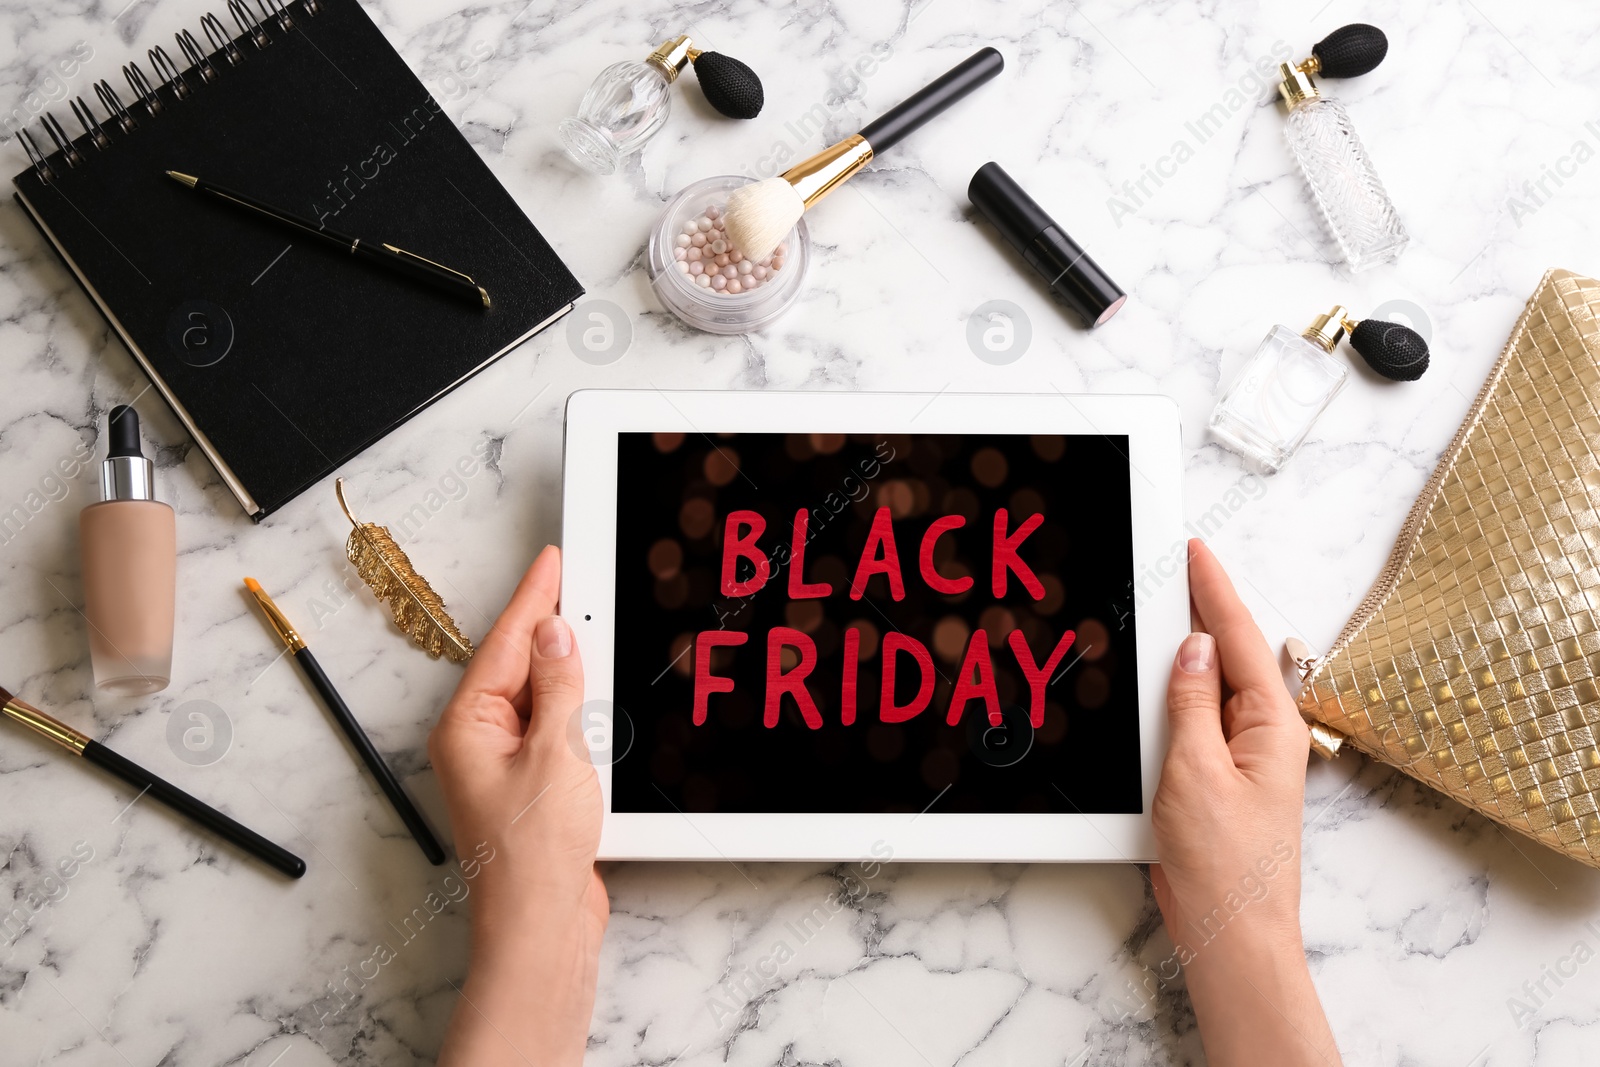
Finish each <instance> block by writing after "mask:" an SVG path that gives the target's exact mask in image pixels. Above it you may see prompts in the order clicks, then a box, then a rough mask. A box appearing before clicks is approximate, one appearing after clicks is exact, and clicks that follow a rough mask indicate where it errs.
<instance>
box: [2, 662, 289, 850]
mask: <svg viewBox="0 0 1600 1067" xmlns="http://www.w3.org/2000/svg"><path fill="white" fill-rule="evenodd" d="M0 703H3V707H0V713H3V714H4V716H5V717H6V718H8V719H10V720H11V721H12V722H15V723H18V724H20V725H22V726H26V727H27V728H28V729H30V730H32V731H33V732H34V733H36V734H40V735H42V736H44V737H48V738H49V739H50V740H52V741H54V742H55V743H56V744H58V745H60V746H61V747H62V748H64V749H66V750H67V751H68V752H71V753H72V754H73V755H74V756H81V757H82V758H84V759H86V760H88V761H89V762H90V763H93V764H96V765H98V766H100V767H102V768H104V769H105V770H107V771H110V772H111V773H112V774H114V775H116V776H117V777H118V778H121V779H122V780H123V781H124V782H127V783H128V784H129V785H131V786H133V787H134V788H136V789H138V790H139V793H140V796H143V795H144V794H145V793H149V794H150V795H151V796H152V797H154V798H155V799H157V800H159V801H160V802H161V803H163V804H165V805H166V806H167V807H169V808H171V809H172V810H173V811H175V812H177V813H178V814H180V815H185V816H187V817H189V818H190V819H193V820H194V821H195V822H197V823H199V824H200V825H201V826H204V827H205V828H206V829H208V830H210V831H212V832H213V833H215V834H217V835H218V836H219V837H222V838H225V839H226V840H228V841H232V842H233V843H234V844H235V845H238V846H239V847H240V848H242V849H244V850H245V851H246V852H248V853H250V854H251V855H252V856H255V857H256V858H257V859H260V860H264V861H265V862H267V863H269V864H271V865H272V866H273V867H275V868H277V869H278V870H280V871H282V872H283V873H284V874H287V875H288V876H289V877H290V878H299V877H300V876H301V875H302V874H305V873H306V861H305V860H303V859H301V858H300V857H299V856H296V855H295V854H294V853H292V852H290V851H289V850H287V849H285V848H283V847H282V846H281V845H275V844H273V843H272V842H271V841H268V840H267V839H266V838H264V837H262V836H261V835H260V834H258V833H256V832H255V831H254V830H252V829H250V828H249V827H248V826H245V825H243V824H242V823H237V822H235V821H233V820H232V819H230V818H228V817H227V816H226V815H224V814H222V812H220V811H218V810H217V809H216V808H213V807H212V806H211V805H209V804H206V803H204V802H203V801H200V800H196V799H195V798H194V797H192V796H190V795H189V794H188V793H185V792H184V791H183V790H181V789H179V788H178V787H177V786H175V785H173V784H172V783H171V782H169V781H167V780H166V779H164V778H158V777H156V776H155V775H153V774H151V773H150V772H149V771H147V770H145V769H144V768H143V767H141V766H139V765H138V764H137V763H135V762H133V761H132V760H130V759H128V758H127V757H125V756H119V755H118V754H117V753H115V752H113V751H111V750H110V749H109V748H107V747H106V746H104V745H102V744H101V743H100V742H98V741H96V740H94V739H93V738H92V737H90V736H89V735H88V734H85V733H81V732H79V731H77V730H74V729H73V728H72V727H70V726H68V725H67V724H66V723H64V722H62V721H61V720H60V719H57V718H54V717H53V716H50V715H46V714H45V713H44V712H42V711H40V710H39V709H38V708H36V707H34V706H33V705H32V704H29V703H27V702H26V701H23V700H19V699H17V698H16V697H14V696H12V695H11V694H10V693H8V692H7V691H6V690H4V689H0ZM135 799H138V798H137V797H136V798H135Z"/></svg>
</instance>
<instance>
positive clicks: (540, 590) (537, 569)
mask: <svg viewBox="0 0 1600 1067" xmlns="http://www.w3.org/2000/svg"><path fill="white" fill-rule="evenodd" d="M560 595H561V550H560V549H559V548H556V547H555V546H554V545H548V546H546V547H545V550H544V551H543V552H540V553H539V556H538V558H537V559H535V560H534V561H533V565H532V566H530V567H529V568H528V571H527V573H526V574H524V575H523V576H522V581H520V582H518V583H517V588H516V591H515V592H514V593H512V594H511V602H510V603H509V604H507V605H506V607H505V610H504V611H502V612H501V613H500V617H499V618H498V619H496V620H495V621H494V625H493V626H491V627H490V628H489V635H488V636H487V637H485V638H484V639H483V643H482V644H480V645H479V646H478V651H477V652H476V653H475V654H474V655H473V657H472V659H471V660H470V661H469V662H468V663H467V670H466V673H465V674H464V675H463V676H462V678H461V689H462V690H463V691H471V692H478V693H488V694H492V695H494V696H498V697H502V698H504V699H506V700H513V701H514V700H515V698H516V697H517V695H518V694H519V693H520V692H521V691H522V689H523V688H524V687H525V686H526V685H527V684H528V649H529V648H530V647H531V645H532V644H533V628H534V626H535V625H537V623H538V622H539V620H540V619H542V618H544V617H545V616H546V615H549V614H550V613H551V612H552V611H554V610H555V608H556V600H557V598H558V597H559V596H560Z"/></svg>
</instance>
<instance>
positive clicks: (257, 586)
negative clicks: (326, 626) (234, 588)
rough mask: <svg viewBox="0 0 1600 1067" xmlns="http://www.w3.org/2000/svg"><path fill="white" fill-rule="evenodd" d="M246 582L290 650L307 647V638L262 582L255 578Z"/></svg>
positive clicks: (246, 585)
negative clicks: (302, 635) (280, 608)
mask: <svg viewBox="0 0 1600 1067" xmlns="http://www.w3.org/2000/svg"><path fill="white" fill-rule="evenodd" d="M244 584H245V588H246V589H248V590H250V594H251V595H252V596H254V597H255V598H256V603H257V604H259V605H261V613H262V614H263V615H265V616H266V617H267V621H268V622H269V623H271V624H272V628H273V629H274V630H276V631H278V637H279V638H280V639H281V640H282V641H283V643H284V644H285V645H287V646H288V648H289V651H290V652H299V651H300V650H301V649H302V648H305V647H306V642H305V638H303V637H301V636H300V634H299V632H298V631H297V630H295V628H294V624H293V623H291V622H290V621H289V619H288V616H286V615H284V613H283V612H281V611H279V610H278V605H276V604H274V603H273V602H272V598H271V597H270V596H268V595H267V591H266V590H265V589H263V588H261V583H260V582H258V581H256V580H255V579H254V578H246V579H245V580H244Z"/></svg>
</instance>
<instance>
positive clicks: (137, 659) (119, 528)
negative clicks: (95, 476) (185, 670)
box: [78, 406, 178, 696]
mask: <svg viewBox="0 0 1600 1067" xmlns="http://www.w3.org/2000/svg"><path fill="white" fill-rule="evenodd" d="M107 426H108V429H109V431H110V432H109V434H108V437H109V439H110V447H109V448H108V449H107V451H106V459H105V462H104V463H102V464H101V466H100V495H101V498H102V499H101V501H100V502H99V503H97V504H90V505H89V506H88V507H86V508H84V509H83V511H82V512H81V513H80V514H79V517H78V532H79V546H80V549H81V551H82V553H83V596H84V600H85V606H84V615H85V617H86V618H87V619H88V626H89V659H90V662H91V663H92V664H93V667H94V683H95V685H97V686H98V687H100V688H101V689H104V690H106V691H107V692H109V693H116V694H118V695H121V696H137V695H139V694H141V693H154V692H156V691H158V690H161V689H165V688H166V687H167V683H168V682H169V681H170V680H171V678H172V624H173V602H174V600H175V599H176V596H177V562H178V533H177V524H176V522H175V521H174V516H173V512H172V508H171V507H170V506H169V505H167V504H163V503H162V502H161V501H159V500H157V499H156V498H155V468H154V465H153V464H152V463H151V462H150V461H149V460H148V459H146V458H145V456H144V453H143V451H142V450H141V448H140V445H139V415H138V413H137V412H135V411H134V410H133V409H132V408H131V407H125V406H124V407H115V408H112V409H111V417H110V419H109V420H108V422H107Z"/></svg>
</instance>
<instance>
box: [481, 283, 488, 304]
mask: <svg viewBox="0 0 1600 1067" xmlns="http://www.w3.org/2000/svg"><path fill="white" fill-rule="evenodd" d="M478 295H479V296H481V297H483V306H484V307H488V306H489V290H487V289H485V288H484V287H483V286H481V285H480V286H478Z"/></svg>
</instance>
